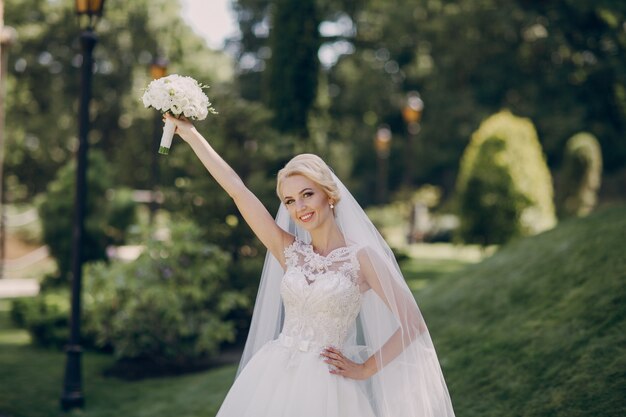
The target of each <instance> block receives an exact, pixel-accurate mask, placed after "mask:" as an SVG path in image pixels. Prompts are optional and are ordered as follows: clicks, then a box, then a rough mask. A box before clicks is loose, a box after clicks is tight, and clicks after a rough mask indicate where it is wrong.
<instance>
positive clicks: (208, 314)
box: [85, 221, 248, 365]
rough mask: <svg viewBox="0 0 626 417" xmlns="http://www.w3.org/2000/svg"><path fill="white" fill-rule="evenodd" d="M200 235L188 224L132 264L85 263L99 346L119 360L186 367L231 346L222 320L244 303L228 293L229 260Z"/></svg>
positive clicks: (228, 330)
mask: <svg viewBox="0 0 626 417" xmlns="http://www.w3.org/2000/svg"><path fill="white" fill-rule="evenodd" d="M200 235H201V231H200V230H199V229H198V227H197V226H196V225H195V224H194V223H191V222H189V221H183V222H179V223H177V224H175V225H174V226H173V228H172V230H171V238H170V239H168V240H167V241H163V242H161V241H154V240H152V241H149V242H148V243H147V245H146V248H145V250H144V252H143V253H142V254H141V255H140V257H139V258H138V259H137V260H136V261H135V262H132V263H127V264H126V263H121V262H113V263H111V264H110V265H107V264H105V263H102V262H100V263H96V264H92V265H90V267H89V268H88V269H87V274H86V276H87V277H86V280H85V306H86V309H87V311H86V316H87V317H88V319H87V320H88V322H89V323H91V324H93V326H94V328H93V331H94V332H95V334H96V343H97V345H98V346H100V347H107V346H111V347H112V348H113V351H114V352H115V355H116V356H117V358H118V359H148V360H150V361H153V362H158V363H162V364H164V363H175V364H180V365H184V364H189V363H191V362H193V361H194V360H197V359H203V358H206V357H209V356H211V355H213V354H215V353H217V352H218V349H219V346H220V344H221V343H223V342H225V341H232V340H234V337H235V330H234V324H233V322H232V321H229V320H225V317H226V316H227V315H228V313H230V312H231V311H233V310H235V309H236V308H239V307H242V306H245V305H247V303H248V298H247V297H245V296H244V295H242V294H241V293H239V292H237V291H233V290H230V289H229V283H228V282H227V277H228V275H227V273H228V266H229V262H230V260H229V257H228V255H227V254H225V253H224V252H223V251H221V250H220V249H219V248H218V247H217V246H215V245H211V244H205V243H203V242H202V241H201V239H200Z"/></svg>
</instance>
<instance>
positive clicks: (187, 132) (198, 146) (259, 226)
mask: <svg viewBox="0 0 626 417" xmlns="http://www.w3.org/2000/svg"><path fill="white" fill-rule="evenodd" d="M165 117H167V118H168V119H170V120H172V121H173V122H174V123H176V133H178V135H179V136H180V137H181V138H183V140H184V141H185V142H187V143H188V144H189V145H190V146H191V149H193V151H194V152H195V153H196V155H197V156H198V158H199V159H200V161H201V162H202V164H203V165H204V166H205V167H206V169H207V170H208V171H209V173H210V174H211V175H212V176H213V178H215V180H216V181H217V182H218V184H219V185H220V186H221V187H222V188H223V189H224V190H225V191H226V192H227V193H228V195H229V196H230V197H231V198H232V199H233V201H234V202H235V204H236V205H237V208H238V209H239V211H240V212H241V215H242V216H243V218H244V219H245V221H246V223H248V225H249V226H250V228H252V231H253V232H254V234H255V235H256V236H257V237H258V238H259V239H260V240H261V242H263V244H264V245H265V247H267V249H268V250H269V251H270V252H271V253H272V254H273V255H274V256H275V257H276V259H278V261H279V262H280V264H281V265H282V266H283V267H284V266H285V259H284V248H285V246H287V245H289V244H290V243H291V242H293V236H292V235H290V234H289V233H287V232H286V231H284V230H283V229H281V228H280V227H279V226H278V225H277V224H276V222H275V221H274V218H273V217H272V215H271V214H270V213H269V212H268V211H267V209H266V208H265V206H264V205H263V204H262V203H261V201H260V200H259V199H258V198H257V197H256V196H255V195H254V194H253V193H252V192H251V191H250V190H249V189H248V187H246V185H245V184H244V183H243V181H242V180H241V178H240V177H239V175H237V173H236V172H235V171H234V170H233V169H232V168H231V167H230V165H228V163H227V162H226V161H224V159H222V157H221V156H220V155H219V154H218V153H217V152H216V151H215V150H214V149H213V147H211V145H210V144H209V143H208V142H207V141H206V140H205V139H204V137H202V135H201V134H200V133H199V132H198V131H197V130H196V128H195V127H194V126H193V124H191V123H190V122H189V121H187V120H179V119H176V118H175V117H173V116H171V115H169V114H167V115H166V116H165Z"/></svg>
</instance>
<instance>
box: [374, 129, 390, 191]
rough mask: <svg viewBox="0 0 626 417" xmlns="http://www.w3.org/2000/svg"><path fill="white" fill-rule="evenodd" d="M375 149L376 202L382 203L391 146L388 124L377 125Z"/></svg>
mask: <svg viewBox="0 0 626 417" xmlns="http://www.w3.org/2000/svg"><path fill="white" fill-rule="evenodd" d="M374 148H375V149H376V159H377V164H376V165H377V175H376V191H377V193H376V194H377V200H378V201H377V202H378V203H384V202H385V201H386V200H387V177H388V175H389V174H388V172H389V167H388V165H389V163H388V161H389V149H390V148H391V130H390V129H389V127H388V126H386V125H382V126H379V127H378V129H377V130H376V136H375V137H374Z"/></svg>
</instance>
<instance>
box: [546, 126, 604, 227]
mask: <svg viewBox="0 0 626 417" xmlns="http://www.w3.org/2000/svg"><path fill="white" fill-rule="evenodd" d="M560 177H561V178H560V179H561V181H560V192H559V193H558V195H559V198H558V200H557V208H558V211H559V216H560V217H569V216H586V215H588V214H589V213H590V212H591V210H593V208H594V206H595V205H596V202H597V200H598V190H599V188H600V182H601V180H602V151H601V149H600V144H599V143H598V140H597V139H596V138H595V136H593V135H592V134H590V133H584V132H583V133H578V134H576V135H574V136H572V137H571V138H570V139H569V140H568V141H567V144H566V145H565V157H564V159H563V165H562V168H561V175H560Z"/></svg>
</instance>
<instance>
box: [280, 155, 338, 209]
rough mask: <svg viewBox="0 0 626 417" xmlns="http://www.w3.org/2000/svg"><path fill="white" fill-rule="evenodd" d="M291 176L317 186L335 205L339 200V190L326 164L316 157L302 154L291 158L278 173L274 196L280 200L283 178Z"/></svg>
mask: <svg viewBox="0 0 626 417" xmlns="http://www.w3.org/2000/svg"><path fill="white" fill-rule="evenodd" d="M292 175H302V176H304V177H306V178H308V179H310V180H311V181H313V182H314V183H316V184H317V185H319V186H320V187H321V188H322V190H324V192H325V193H326V195H328V197H329V198H330V199H331V200H332V201H333V203H334V204H337V203H338V202H339V200H340V199H341V196H340V195H339V188H338V187H337V184H336V183H335V181H334V180H333V176H332V172H331V170H330V168H329V167H328V165H326V162H324V161H323V160H322V158H320V157H319V156H317V155H314V154H311V153H303V154H300V155H297V156H294V157H293V158H291V160H290V161H289V162H287V164H286V165H285V166H284V167H283V169H281V170H280V171H278V177H277V179H276V194H277V195H278V197H279V198H280V199H281V200H282V199H283V194H282V191H281V186H282V184H283V181H284V180H285V178H288V177H291V176H292Z"/></svg>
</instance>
